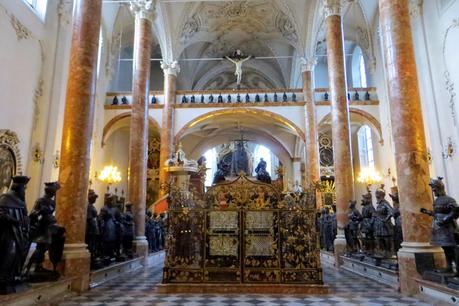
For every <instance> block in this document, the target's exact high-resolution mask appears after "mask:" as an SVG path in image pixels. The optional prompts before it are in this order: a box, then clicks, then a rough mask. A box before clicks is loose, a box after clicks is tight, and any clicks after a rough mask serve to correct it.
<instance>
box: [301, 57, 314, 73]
mask: <svg viewBox="0 0 459 306" xmlns="http://www.w3.org/2000/svg"><path fill="white" fill-rule="evenodd" d="M300 62H301V72H306V71H314V67H315V66H316V65H317V56H308V57H302V58H300Z"/></svg>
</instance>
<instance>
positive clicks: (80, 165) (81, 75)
mask: <svg viewBox="0 0 459 306" xmlns="http://www.w3.org/2000/svg"><path fill="white" fill-rule="evenodd" d="M101 12H102V1H101V0H76V1H75V2H74V10H73V27H72V43H71V53H70V66H69V78H68V81H67V96H66V103H65V112H64V125H63V132H62V144H61V156H60V172H59V182H60V183H61V185H62V188H61V190H59V192H58V194H57V205H56V217H57V221H58V223H59V224H60V225H62V226H64V227H65V230H66V241H65V246H64V257H63V262H62V265H61V267H60V268H61V269H62V270H61V272H62V273H63V274H64V275H65V276H66V277H74V281H73V282H72V289H73V290H75V291H84V290H88V289H89V269H90V256H89V252H88V250H87V249H86V244H85V231H86V206H87V194H88V187H89V186H88V185H89V165H90V148H91V138H92V132H93V126H94V104H95V93H96V77H97V71H96V67H97V51H98V46H99V31H100V22H101Z"/></svg>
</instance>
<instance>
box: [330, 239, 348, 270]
mask: <svg viewBox="0 0 459 306" xmlns="http://www.w3.org/2000/svg"><path fill="white" fill-rule="evenodd" d="M333 247H334V254H335V265H336V267H340V266H341V265H342V264H343V260H342V259H341V256H343V255H344V253H346V248H347V244H346V238H344V235H337V236H336V238H335V241H334V242H333Z"/></svg>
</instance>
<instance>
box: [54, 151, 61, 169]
mask: <svg viewBox="0 0 459 306" xmlns="http://www.w3.org/2000/svg"><path fill="white" fill-rule="evenodd" d="M60 161H61V155H60V153H59V151H56V154H54V161H53V166H54V169H58V168H59V163H60Z"/></svg>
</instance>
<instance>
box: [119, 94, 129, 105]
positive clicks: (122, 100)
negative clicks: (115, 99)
mask: <svg viewBox="0 0 459 306" xmlns="http://www.w3.org/2000/svg"><path fill="white" fill-rule="evenodd" d="M121 104H124V105H126V104H129V101H128V99H127V98H126V96H123V97H122V98H121Z"/></svg>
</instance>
